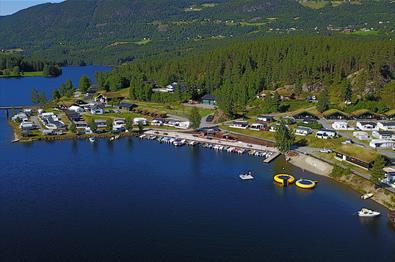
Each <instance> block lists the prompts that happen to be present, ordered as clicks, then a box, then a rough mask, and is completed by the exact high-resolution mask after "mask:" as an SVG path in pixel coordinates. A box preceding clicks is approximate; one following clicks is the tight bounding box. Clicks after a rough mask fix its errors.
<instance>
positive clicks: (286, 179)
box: [273, 174, 295, 186]
mask: <svg viewBox="0 0 395 262" xmlns="http://www.w3.org/2000/svg"><path fill="white" fill-rule="evenodd" d="M273 179H274V181H275V182H277V183H279V184H281V185H285V186H286V185H288V184H293V183H294V182H295V178H294V177H293V176H291V175H288V174H278V175H275V176H274V178H273Z"/></svg>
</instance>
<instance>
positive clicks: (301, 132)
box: [295, 126, 313, 136]
mask: <svg viewBox="0 0 395 262" xmlns="http://www.w3.org/2000/svg"><path fill="white" fill-rule="evenodd" d="M312 133H313V129H311V128H310V127H305V126H298V127H297V128H296V129H295V135H298V136H307V135H310V134H312Z"/></svg>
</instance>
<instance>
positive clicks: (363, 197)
mask: <svg viewBox="0 0 395 262" xmlns="http://www.w3.org/2000/svg"><path fill="white" fill-rule="evenodd" d="M372 196H373V193H366V194H363V195H362V196H361V199H363V200H365V199H369V198H371V197H372Z"/></svg>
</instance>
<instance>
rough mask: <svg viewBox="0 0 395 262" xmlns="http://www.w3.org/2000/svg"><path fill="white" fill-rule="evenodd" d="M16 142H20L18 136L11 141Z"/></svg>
mask: <svg viewBox="0 0 395 262" xmlns="http://www.w3.org/2000/svg"><path fill="white" fill-rule="evenodd" d="M16 142H19V139H18V138H16V139H14V140H12V141H11V143H16Z"/></svg>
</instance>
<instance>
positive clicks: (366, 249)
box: [0, 67, 395, 262]
mask: <svg viewBox="0 0 395 262" xmlns="http://www.w3.org/2000/svg"><path fill="white" fill-rule="evenodd" d="M91 69H92V68H91V67H84V68H74V69H72V70H73V75H74V76H75V78H76V79H79V76H80V75H82V74H88V72H87V71H86V70H91ZM64 72H65V73H66V70H64ZM78 74H79V75H78ZM29 79H30V80H31V81H32V83H30V82H29ZM42 80H43V82H41V83H42V85H41V88H43V89H42V90H47V91H49V90H50V89H51V88H52V85H53V83H47V85H45V84H43V83H45V82H46V81H47V80H48V79H42ZM51 80H53V79H51ZM15 81H16V80H14V79H6V80H4V79H2V80H0V82H1V91H0V93H1V98H0V101H1V103H0V104H2V103H3V102H8V101H10V103H9V104H11V103H14V102H17V103H18V104H26V103H28V102H29V100H30V92H31V88H32V87H34V85H35V84H36V83H37V82H36V81H39V79H36V78H26V79H23V81H25V83H24V85H23V87H22V86H21V85H17V86H15V87H13V88H12V86H11V84H12V83H15ZM60 82H62V81H60ZM4 86H6V87H5V88H4ZM55 86H57V85H55ZM37 88H38V86H37ZM25 91H26V92H25ZM25 93H26V96H25ZM18 94H24V95H23V97H22V98H19V96H18ZM4 96H5V97H4ZM8 96H9V97H10V100H9V99H8ZM18 98H19V99H20V100H18ZM24 99H26V100H24ZM11 140H12V132H11V129H10V128H9V127H8V126H7V124H6V119H5V113H1V115H0V156H1V158H0V166H1V169H0V232H1V238H0V261H6V262H12V261H18V262H19V261H40V262H41V261H73V262H75V261H392V262H393V261H395V231H394V230H393V229H392V227H391V226H389V225H388V224H387V219H386V217H385V215H386V210H385V209H384V208H382V207H381V206H379V205H377V204H375V203H374V202H372V201H370V200H368V201H362V200H360V198H359V194H357V193H355V192H354V191H351V190H348V189H347V188H345V187H343V186H342V185H340V184H337V183H335V182H333V181H331V180H329V179H326V178H323V177H320V176H315V175H313V174H310V173H307V172H302V171H301V170H300V169H297V168H293V167H292V166H290V165H287V164H286V163H284V161H283V160H282V159H280V158H279V159H277V160H276V161H274V162H273V163H271V164H263V163H262V162H261V161H260V159H259V158H256V157H249V156H239V155H235V154H230V153H225V152H215V151H212V150H210V149H204V148H199V147H195V148H191V147H182V148H174V147H173V146H169V145H164V144H159V143H158V142H156V141H146V140H145V141H142V140H139V139H127V138H125V139H120V140H118V141H116V142H114V143H109V142H108V141H107V140H99V141H98V142H97V143H96V144H91V143H89V142H88V141H87V140H79V141H57V142H36V143H31V144H11V143H10V141H11ZM246 169H252V170H254V171H255V172H256V174H257V175H256V179H255V180H254V181H249V182H245V181H240V180H239V179H238V174H239V172H240V171H243V170H246ZM283 169H285V170H283ZM284 171H285V172H289V173H291V174H293V175H295V176H296V177H306V178H313V179H316V180H319V185H318V187H317V188H316V189H315V190H313V191H305V190H300V189H297V188H296V187H295V186H292V187H289V188H281V187H278V186H276V185H275V184H274V183H273V182H272V176H273V175H274V174H276V173H278V172H284ZM363 206H366V207H368V208H373V209H377V210H379V211H381V212H383V213H384V216H382V217H380V218H379V219H377V220H361V219H359V218H358V217H357V216H356V215H355V211H357V210H358V209H360V208H361V207H363Z"/></svg>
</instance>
